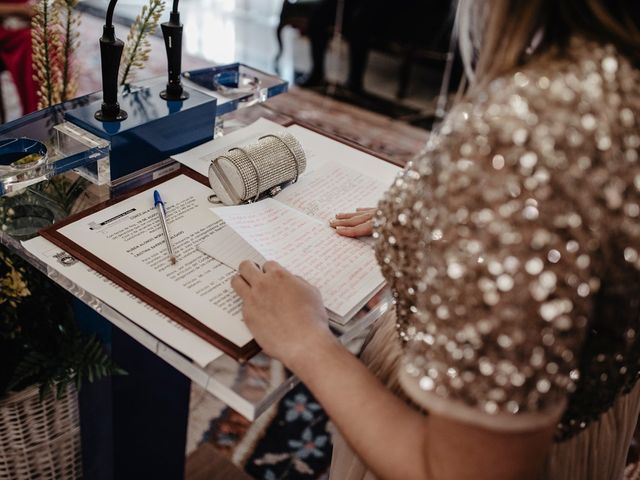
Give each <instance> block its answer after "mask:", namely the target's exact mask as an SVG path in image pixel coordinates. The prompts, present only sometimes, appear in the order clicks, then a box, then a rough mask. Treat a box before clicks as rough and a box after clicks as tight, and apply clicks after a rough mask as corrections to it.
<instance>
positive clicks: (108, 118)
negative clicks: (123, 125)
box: [93, 110, 129, 122]
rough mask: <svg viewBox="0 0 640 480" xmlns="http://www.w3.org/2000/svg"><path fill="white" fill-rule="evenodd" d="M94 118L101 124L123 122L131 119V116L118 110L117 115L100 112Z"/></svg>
mask: <svg viewBox="0 0 640 480" xmlns="http://www.w3.org/2000/svg"><path fill="white" fill-rule="evenodd" d="M93 117H94V118H95V119H96V120H98V121H99V122H122V121H123V120H126V119H127V118H128V117H129V114H128V113H127V112H125V111H124V110H118V112H117V113H112V112H105V111H104V110H98V111H97V112H96V113H95V114H94V115H93Z"/></svg>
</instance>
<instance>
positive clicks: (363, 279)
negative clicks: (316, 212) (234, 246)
mask: <svg viewBox="0 0 640 480" xmlns="http://www.w3.org/2000/svg"><path fill="white" fill-rule="evenodd" d="M212 210H213V211H214V212H215V213H216V214H217V215H218V216H219V217H220V218H221V219H223V220H224V221H225V222H226V224H227V225H228V226H230V227H231V228H233V229H234V230H235V231H236V232H237V233H238V234H239V235H240V236H241V237H242V238H243V239H244V240H245V241H246V242H247V243H249V244H250V245H251V247H253V248H254V249H255V250H256V251H257V252H259V253H260V254H261V255H262V257H264V258H266V259H269V260H275V261H277V262H279V263H280V264H281V265H282V266H284V267H285V268H286V269H288V270H290V271H291V272H292V273H294V274H296V275H299V276H301V277H302V278H304V279H305V280H307V281H308V282H309V283H311V284H312V285H314V286H316V287H318V289H319V290H320V292H321V293H322V297H323V299H324V302H325V306H326V308H327V309H329V310H331V311H332V312H333V313H335V314H337V315H339V316H341V317H344V316H346V315H347V314H348V313H349V312H350V311H351V310H352V309H353V307H354V306H356V305H357V304H358V303H359V302H361V301H362V299H363V298H364V297H366V296H367V295H369V294H370V293H371V292H372V291H373V290H375V289H377V288H378V287H380V286H381V285H382V283H383V282H384V279H383V277H382V274H381V273H380V270H379V268H378V265H377V263H376V260H375V256H374V252H373V250H372V249H371V248H370V247H369V246H367V245H366V244H364V243H362V242H358V241H356V240H353V239H350V238H344V237H340V236H339V235H337V234H336V233H335V231H334V230H333V229H332V228H331V227H329V226H328V224H325V223H322V222H320V221H317V220H315V219H312V218H309V217H307V216H306V215H304V214H303V213H300V212H298V211H296V210H294V209H292V208H290V207H288V206H286V205H284V204H282V203H280V202H278V201H277V200H275V199H271V198H268V199H265V200H262V201H260V202H257V203H252V204H249V205H241V206H237V207H217V208H212ZM200 248H201V250H203V251H206V252H207V253H209V254H211V255H212V256H213V257H215V258H217V259H220V260H221V261H222V262H223V263H226V262H227V261H228V260H226V261H225V258H226V257H227V252H226V251H225V248H224V245H222V244H220V243H218V244H210V243H209V241H207V242H204V243H203V244H202V245H201V246H200Z"/></svg>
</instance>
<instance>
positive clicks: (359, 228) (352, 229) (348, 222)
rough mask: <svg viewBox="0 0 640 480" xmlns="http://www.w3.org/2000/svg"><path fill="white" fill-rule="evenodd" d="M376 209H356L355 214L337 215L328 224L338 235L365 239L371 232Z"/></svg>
mask: <svg viewBox="0 0 640 480" xmlns="http://www.w3.org/2000/svg"><path fill="white" fill-rule="evenodd" d="M376 210H377V209H376V208H358V209H356V211H355V212H350V213H338V214H337V215H336V218H335V219H334V220H331V221H330V222H329V225H331V226H332V227H333V228H335V229H336V232H338V234H339V235H343V236H345V237H367V236H369V235H371V233H372V232H373V217H374V216H375V214H376Z"/></svg>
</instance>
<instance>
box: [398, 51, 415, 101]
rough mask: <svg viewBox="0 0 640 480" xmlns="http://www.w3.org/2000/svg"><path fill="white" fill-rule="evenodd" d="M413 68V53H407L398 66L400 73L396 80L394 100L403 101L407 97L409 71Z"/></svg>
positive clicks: (409, 78)
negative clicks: (396, 87) (396, 86)
mask: <svg viewBox="0 0 640 480" xmlns="http://www.w3.org/2000/svg"><path fill="white" fill-rule="evenodd" d="M412 67H413V53H412V52H407V53H406V54H405V55H404V57H403V59H402V63H401V65H400V73H399V79H398V90H397V91H396V98H397V99H398V100H403V99H404V98H405V97H406V96H407V92H408V91H409V82H410V81H411V69H412Z"/></svg>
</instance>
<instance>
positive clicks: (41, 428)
mask: <svg viewBox="0 0 640 480" xmlns="http://www.w3.org/2000/svg"><path fill="white" fill-rule="evenodd" d="M81 477H82V459H81V450H80V416H79V412H78V395H77V392H76V390H75V388H73V387H68V388H67V391H66V392H65V393H64V395H63V396H62V397H61V398H60V399H58V400H56V399H55V398H54V396H53V395H51V394H50V395H48V396H47V397H46V398H45V399H44V400H43V401H42V402H41V401H40V398H39V394H38V388H37V387H35V386H32V387H29V388H26V389H24V390H22V391H20V392H17V393H12V394H10V395H9V396H8V397H7V398H5V399H3V400H0V479H2V480H5V479H11V480H14V479H15V480H22V479H24V480H27V479H33V478H37V479H54V478H55V479H59V478H60V479H65V480H66V479H75V478H81Z"/></svg>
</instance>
